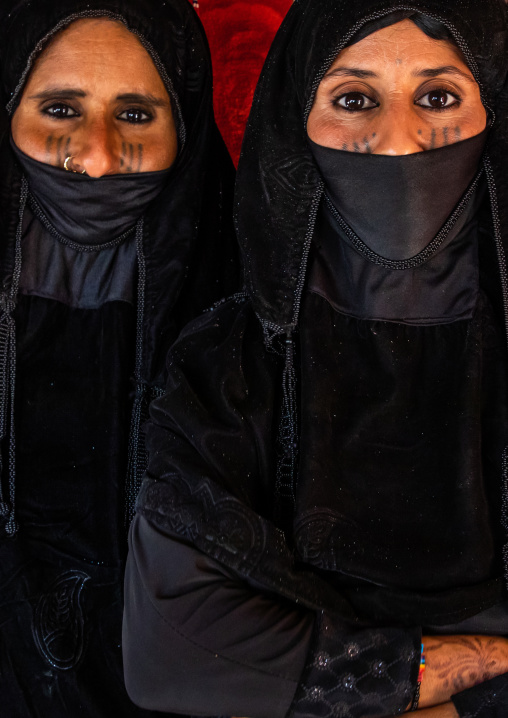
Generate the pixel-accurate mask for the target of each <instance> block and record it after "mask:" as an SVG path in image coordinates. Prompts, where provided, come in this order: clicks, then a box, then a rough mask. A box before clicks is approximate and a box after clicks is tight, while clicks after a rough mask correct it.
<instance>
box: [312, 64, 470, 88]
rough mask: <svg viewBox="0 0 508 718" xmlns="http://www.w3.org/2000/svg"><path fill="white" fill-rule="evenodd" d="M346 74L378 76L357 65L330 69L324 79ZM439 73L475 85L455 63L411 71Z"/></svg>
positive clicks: (431, 74)
mask: <svg viewBox="0 0 508 718" xmlns="http://www.w3.org/2000/svg"><path fill="white" fill-rule="evenodd" d="M346 75H349V76H353V77H358V78H360V79H362V80H363V79H366V78H368V77H379V75H377V74H376V73H375V72H373V70H362V69H360V68H359V67H344V66H342V67H336V68H334V69H333V70H330V72H327V73H326V75H325V77H324V79H326V78H328V77H344V76H346ZM439 75H458V76H459V77H462V78H463V79H464V80H467V81H468V82H471V83H472V84H474V85H476V81H475V80H474V79H473V78H472V77H471V76H470V75H467V74H466V73H465V72H462V70H459V68H458V67H455V65H443V67H432V68H428V69H427V68H426V69H423V70H415V71H414V72H413V76H414V77H438V76H439Z"/></svg>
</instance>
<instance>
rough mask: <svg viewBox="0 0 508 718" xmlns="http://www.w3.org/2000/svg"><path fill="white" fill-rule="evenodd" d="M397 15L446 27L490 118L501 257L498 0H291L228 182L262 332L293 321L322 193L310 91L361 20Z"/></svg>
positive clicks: (504, 128)
mask: <svg viewBox="0 0 508 718" xmlns="http://www.w3.org/2000/svg"><path fill="white" fill-rule="evenodd" d="M398 10H400V11H402V15H405V14H406V13H410V12H415V11H416V12H419V13H422V14H425V15H428V16H429V17H431V18H435V19H436V20H438V21H440V22H442V23H443V24H444V25H445V26H446V27H447V28H448V29H449V30H450V32H451V35H452V37H453V38H454V39H455V42H456V44H457V45H458V47H459V48H460V49H461V50H462V52H463V54H464V56H465V58H466V61H467V63H468V65H469V68H470V70H471V72H472V73H473V75H474V77H475V79H476V80H477V82H478V84H479V86H480V92H481V96H482V101H483V103H484V105H485V107H486V109H487V110H488V111H489V112H490V113H491V116H493V117H495V120H494V123H493V126H492V131H491V132H490V136H489V142H488V147H487V151H486V154H485V166H486V168H491V169H487V177H488V178H489V191H490V193H491V196H493V197H494V199H493V202H495V203H497V198H498V196H499V202H498V203H497V210H498V219H499V224H498V225H497V226H496V231H497V240H498V243H499V245H498V250H499V251H500V252H502V253H503V257H504V253H506V250H507V249H508V197H506V198H503V196H502V189H503V186H504V175H505V169H504V164H505V161H504V158H506V157H507V156H508V116H507V112H506V106H507V100H508V84H507V82H506V76H507V71H508V53H507V43H508V36H507V21H506V6H505V4H504V2H502V0H488V2H482V3H478V2H476V0H464V1H461V2H457V0H444V2H442V1H441V0H428V1H425V0H423V1H421V0H411V1H409V2H401V3H397V2H394V1H393V0H381V1H380V0H360V1H359V2H347V1H346V0H322V2H315V0H296V2H295V3H294V4H293V6H292V7H291V9H290V10H289V12H288V15H287V16H286V19H285V21H284V22H283V24H282V26H281V28H280V30H279V32H278V34H277V36H276V39H275V41H274V43H273V45H272V48H271V50H270V53H269V55H268V58H267V61H266V64H265V66H264V69H263V72H262V74H261V77H260V81H259V84H258V87H257V90H256V93H255V95H254V101H253V105H252V110H251V114H250V117H249V122H248V125H247V129H246V133H245V138H244V143H243V147H242V154H241V157H240V162H239V166H238V175H237V195H236V198H237V202H236V227H237V232H238V238H239V242H240V245H241V248H242V252H243V257H244V262H245V272H246V280H247V289H248V291H249V294H250V295H251V297H252V299H253V302H254V306H255V309H256V312H257V313H258V315H259V317H260V318H261V320H262V322H263V324H264V326H265V329H266V330H267V331H268V332H269V333H271V334H273V333H275V334H277V333H283V332H287V331H292V330H293V329H294V328H295V326H296V324H297V320H298V313H299V305H300V298H301V292H302V289H303V285H304V278H305V271H306V264H307V261H306V260H307V255H308V252H309V248H310V242H311V239H312V235H313V229H314V223H315V219H316V214H317V209H318V206H319V203H320V200H321V196H322V193H323V182H322V179H321V176H320V174H319V172H318V171H317V167H316V165H315V163H314V161H313V158H312V155H311V152H310V149H309V143H308V138H307V133H306V123H307V118H308V115H309V112H310V109H311V107H312V103H313V100H314V96H315V93H316V90H317V87H318V85H319V83H320V81H321V79H322V77H323V76H324V74H325V72H326V71H327V69H328V68H329V67H330V65H331V63H332V62H333V60H334V59H335V57H336V56H337V54H338V53H339V52H340V50H341V49H342V48H344V47H345V46H346V45H348V44H350V42H351V40H352V38H354V37H355V36H357V33H359V32H360V31H361V29H362V27H363V26H364V25H366V23H369V22H372V21H373V20H379V19H380V18H382V17H383V16H386V15H389V14H391V13H393V12H394V11H398ZM391 21H392V22H393V18H392V19H391ZM494 178H495V179H494ZM502 238H504V239H502ZM505 291H508V285H507V286H506V287H505Z"/></svg>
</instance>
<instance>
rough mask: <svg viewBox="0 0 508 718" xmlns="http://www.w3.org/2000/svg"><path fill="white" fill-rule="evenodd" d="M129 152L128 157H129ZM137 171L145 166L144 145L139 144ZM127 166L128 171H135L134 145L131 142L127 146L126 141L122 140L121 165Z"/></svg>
mask: <svg viewBox="0 0 508 718" xmlns="http://www.w3.org/2000/svg"><path fill="white" fill-rule="evenodd" d="M127 152H128V157H127ZM137 162H138V166H137V170H136V171H137V172H141V167H142V166H143V145H142V144H138V146H137ZM126 164H127V166H126V167H125V171H126V172H133V171H134V170H133V166H134V145H133V144H131V143H130V142H129V145H128V146H127V143H126V142H122V156H121V157H120V167H121V168H122V167H124V166H125V165H126Z"/></svg>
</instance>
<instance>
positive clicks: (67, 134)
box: [12, 18, 178, 177]
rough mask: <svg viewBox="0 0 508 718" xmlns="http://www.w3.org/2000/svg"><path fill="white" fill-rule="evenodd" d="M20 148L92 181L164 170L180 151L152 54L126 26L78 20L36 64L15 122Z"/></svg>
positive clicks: (14, 135)
mask: <svg viewBox="0 0 508 718" xmlns="http://www.w3.org/2000/svg"><path fill="white" fill-rule="evenodd" d="M12 135H13V139H14V142H15V143H16V144H17V146H18V147H19V148H20V149H21V150H22V151H23V152H25V153H26V154H27V155H29V156H30V157H33V158H34V159H36V160H39V161H40V162H45V163H46V164H51V165H54V166H55V167H61V168H62V169H63V168H64V163H65V160H66V158H70V159H68V160H67V168H68V169H69V170H72V171H74V172H83V171H84V172H86V174H88V175H89V176H90V177H102V176H103V175H110V174H117V173H127V172H150V171H157V170H163V169H166V168H168V167H170V166H171V164H172V163H173V162H174V160H175V158H176V154H177V150H178V142H177V136H176V129H175V124H174V121H173V115H172V110H171V102H170V99H169V95H168V93H167V90H166V88H165V86H164V83H163V82H162V80H161V78H160V75H159V73H158V72H157V69H156V68H155V65H154V64H153V62H152V59H151V57H150V55H149V54H148V53H147V51H146V50H145V48H144V47H143V45H142V44H141V43H140V42H139V40H138V39H137V38H136V37H135V36H134V35H133V34H132V33H130V32H129V31H128V30H127V29H126V28H125V26H124V25H123V24H122V23H120V22H116V21H114V20H109V19H102V18H99V19H86V20H77V21H75V22H73V23H71V25H69V27H67V28H66V29H65V30H63V31H62V32H60V33H59V34H58V35H57V36H56V37H55V38H54V40H53V41H52V42H51V43H50V45H49V46H48V47H47V48H46V49H45V50H44V52H43V53H42V54H41V56H40V57H39V58H38V60H37V62H36V63H35V65H34V68H33V70H32V72H31V73H30V77H29V78H28V82H27V84H26V86H25V89H24V92H23V95H22V97H21V101H20V103H19V105H18V107H17V108H16V111H15V113H14V116H13V119H12Z"/></svg>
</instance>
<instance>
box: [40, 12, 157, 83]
mask: <svg viewBox="0 0 508 718" xmlns="http://www.w3.org/2000/svg"><path fill="white" fill-rule="evenodd" d="M76 76H79V77H80V79H81V81H82V82H84V83H88V84H90V85H93V84H94V83H101V82H102V83H104V82H105V81H106V80H108V79H109V81H110V82H115V83H117V84H118V83H119V82H120V84H121V85H125V86H127V85H128V87H129V88H132V86H133V84H139V83H141V84H142V85H143V87H145V86H146V85H148V86H150V89H152V90H156V89H158V90H159V91H165V88H164V84H163V82H162V79H161V78H160V75H159V73H158V72H157V69H156V67H155V65H154V63H153V61H152V58H151V57H150V55H149V54H148V52H147V51H146V50H145V48H144V47H143V45H142V43H141V42H140V40H139V39H138V38H137V37H136V36H135V35H134V34H133V33H131V32H130V31H129V30H128V29H127V28H126V27H125V25H124V24H123V23H122V22H120V21H117V20H110V19H107V18H89V19H81V20H75V21H74V22H72V23H71V24H70V25H69V26H68V27H66V28H65V29H64V30H61V31H60V32H59V33H58V34H57V35H55V37H54V38H53V39H52V40H51V42H50V44H49V45H48V46H47V47H46V48H45V49H44V50H43V52H42V53H41V54H40V56H39V57H38V58H37V61H36V62H35V64H34V67H33V69H32V71H31V73H30V76H29V78H28V83H27V85H33V84H38V83H46V82H48V81H50V80H51V82H52V83H53V84H59V85H60V84H64V85H65V84H66V83H67V81H68V82H70V83H71V84H72V83H73V82H75V78H76ZM119 89H121V88H119Z"/></svg>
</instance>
